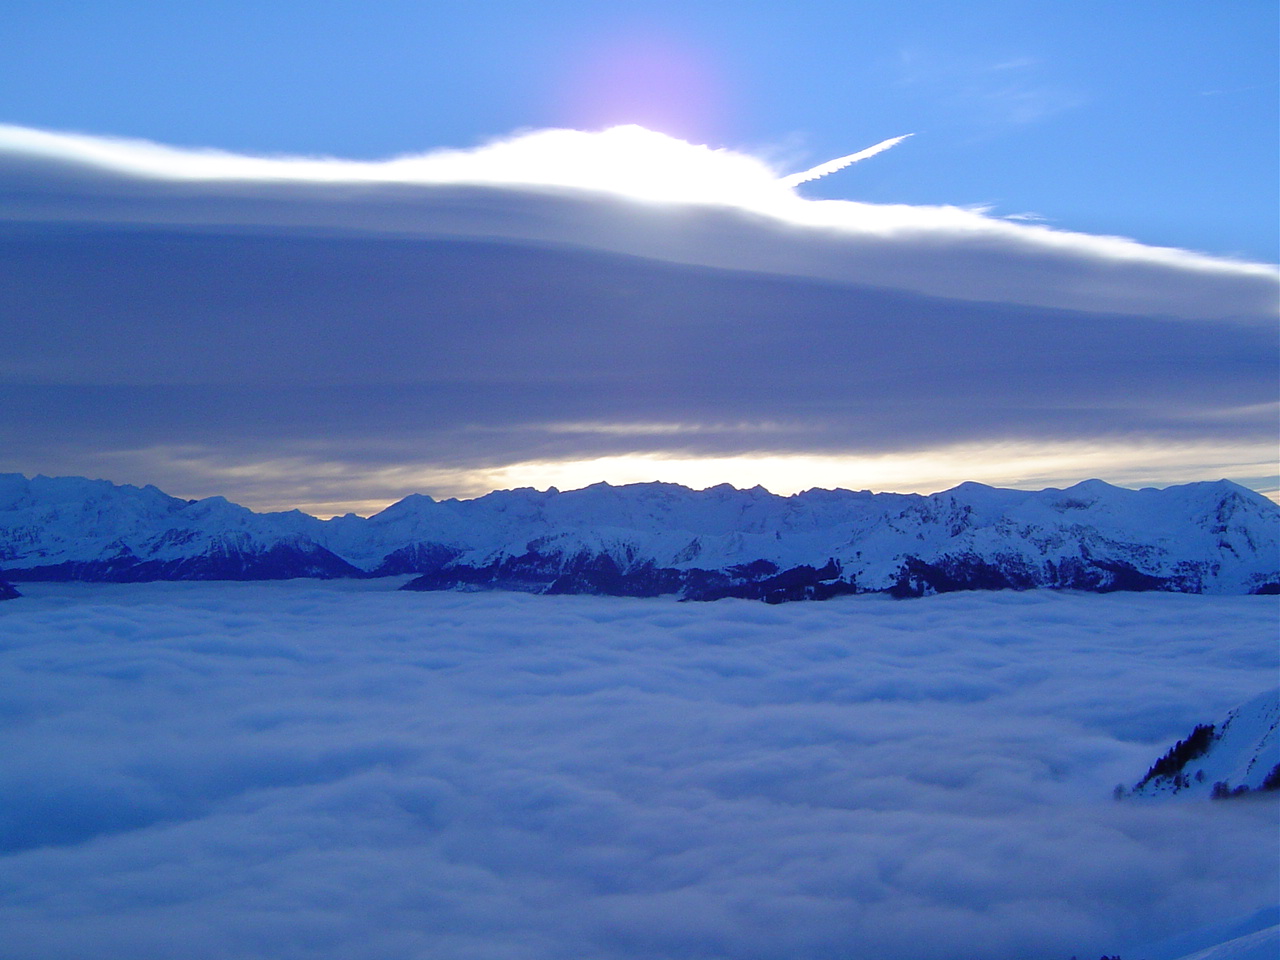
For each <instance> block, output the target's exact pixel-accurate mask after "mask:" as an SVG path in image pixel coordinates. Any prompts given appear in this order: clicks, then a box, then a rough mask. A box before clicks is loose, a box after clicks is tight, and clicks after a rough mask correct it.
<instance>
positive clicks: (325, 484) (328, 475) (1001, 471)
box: [114, 440, 1280, 517]
mask: <svg viewBox="0 0 1280 960" xmlns="http://www.w3.org/2000/svg"><path fill="white" fill-rule="evenodd" d="M114 459H115V460H116V461H117V463H120V464H123V463H125V462H128V461H133V462H134V463H137V464H139V467H137V468H135V469H144V470H145V471H146V474H147V475H148V476H150V477H156V476H161V477H163V476H174V475H179V476H183V475H184V476H185V477H187V478H188V479H187V480H186V481H185V482H183V483H181V484H179V485H178V486H175V490H177V489H179V488H181V489H182V490H183V492H182V493H181V494H180V495H183V496H197V495H199V496H211V495H214V494H221V495H224V496H227V497H228V499H231V500H234V501H236V502H239V503H242V504H244V505H245V506H249V507H252V508H253V509H255V510H292V509H300V510H303V511H304V512H306V513H311V514H314V515H316V516H322V517H331V516H337V515H341V514H344V513H357V514H360V515H365V516H367V515H370V514H372V513H376V512H378V511H379V510H382V509H384V508H385V507H387V506H390V505H391V504H392V503H394V502H396V501H398V500H400V499H402V498H403V497H405V496H408V495H409V494H411V493H422V494H427V495H430V496H432V497H435V498H436V499H448V498H458V499H472V498H475V497H480V496H484V495H485V494H487V493H491V492H493V491H495V490H503V489H513V488H516V487H533V488H536V489H539V490H546V489H548V488H550V487H555V488H557V489H559V490H576V489H581V488H583V487H587V486H590V485H592V484H594V483H600V482H607V483H610V484H614V485H617V486H621V485H624V484H629V483H648V482H654V481H658V482H665V483H678V484H681V485H683V486H686V487H690V488H692V489H695V490H701V489H706V488H708V487H713V486H717V485H719V484H723V483H728V484H730V485H732V486H735V487H739V488H743V489H745V488H749V487H753V486H756V485H759V486H762V487H764V488H765V489H767V490H769V491H770V492H772V493H775V494H778V495H780V496H789V495H792V494H796V493H801V492H803V491H805V490H809V489H813V488H825V489H836V488H843V489H851V490H871V491H873V492H877V493H880V492H888V493H919V494H930V493H937V492H939V491H942V490H947V489H950V488H951V487H954V486H956V485H957V484H959V483H962V482H965V481H975V482H978V483H985V484H988V485H990V486H996V487H1007V488H1012V489H1035V490H1040V489H1045V488H1048V487H1067V486H1071V485H1072V484H1074V483H1077V482H1079V481H1081V480H1087V479H1092V478H1098V479H1102V480H1105V481H1107V482H1108V483H1113V484H1115V485H1117V486H1124V487H1145V486H1156V487H1163V486H1170V485H1174V484H1180V483H1190V482H1194V481H1199V480H1219V479H1223V478H1227V479H1232V478H1243V480H1244V481H1247V480H1251V479H1252V481H1253V487H1254V489H1257V490H1258V492H1259V493H1261V494H1262V495H1263V496H1266V497H1269V498H1270V499H1273V500H1276V502H1277V503H1280V490H1278V489H1277V488H1278V487H1280V484H1277V482H1276V480H1275V473H1276V464H1275V460H1274V455H1273V451H1272V450H1271V447H1270V445H1269V444H1266V443H1184V444H1167V443H1159V442H1155V441H1149V440H1136V441H1133V442H1131V443H1121V442H1114V441H1113V442H1107V443H1100V442H1086V441H1073V442H1061V443H1041V442H1032V441H1009V442H1003V443H965V444H953V445H949V446H942V447H936V448H930V449H924V450H912V451H895V452H885V453H875V454H869V453H868V454H855V453H832V454H794V453H777V454H767V453H756V454H738V455H730V456H710V457H693V456H667V455H662V454H653V453H646V454H627V455H618V456H604V457H592V458H582V459H577V460H529V461H520V462H516V463H510V464H505V465H498V466H488V467H461V466H460V467H447V466H439V465H433V464H422V463H419V464H414V463H405V464H399V465H393V466H383V467H377V466H375V467H370V466H367V465H364V464H359V463H348V462H344V461H341V460H333V459H324V458H321V457H315V456H307V455H300V456H282V457H278V458H273V459H268V460H250V461H239V462H227V461H226V460H224V459H221V458H219V457H218V456H217V455H216V454H214V453H212V452H210V451H206V450H200V449H196V448H152V449H149V450H140V451H120V452H119V453H117V454H115V455H114ZM143 465H145V466H143ZM197 477H198V478H200V479H199V481H198V483H196V484H194V486H198V487H199V488H202V489H198V490H194V491H193V490H192V487H193V483H192V481H194V480H195V478H197ZM299 477H305V478H307V480H306V481H305V482H299V481H298V478H299ZM1257 478H1268V479H1265V480H1263V481H1261V482H1259V481H1258V479H1257ZM166 482H169V481H166ZM1237 482H1243V481H1242V480H1240V479H1238V480H1237ZM219 484H222V485H221V486H219ZM163 485H164V484H162V487H163ZM237 488H238V489H237ZM171 492H172V491H171Z"/></svg>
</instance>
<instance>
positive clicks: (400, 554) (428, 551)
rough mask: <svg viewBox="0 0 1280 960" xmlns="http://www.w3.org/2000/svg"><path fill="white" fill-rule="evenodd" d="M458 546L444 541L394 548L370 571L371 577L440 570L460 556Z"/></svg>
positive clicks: (427, 572)
mask: <svg viewBox="0 0 1280 960" xmlns="http://www.w3.org/2000/svg"><path fill="white" fill-rule="evenodd" d="M458 552H459V551H458V550H457V548H456V547H447V546H445V545H444V544H442V543H411V544H409V545H408V546H407V547H401V548H400V549H398V550H392V551H391V552H390V553H389V554H387V555H386V556H385V557H384V558H383V559H382V562H381V563H380V564H378V566H376V567H375V568H374V569H373V570H371V571H370V573H369V576H371V577H394V576H397V575H398V574H402V573H421V574H429V573H434V572H435V571H437V570H439V569H440V568H441V567H443V566H444V565H445V564H447V563H448V562H449V561H450V560H452V559H454V558H455V557H456V556H458Z"/></svg>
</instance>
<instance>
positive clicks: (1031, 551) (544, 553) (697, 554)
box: [0, 475, 1280, 601]
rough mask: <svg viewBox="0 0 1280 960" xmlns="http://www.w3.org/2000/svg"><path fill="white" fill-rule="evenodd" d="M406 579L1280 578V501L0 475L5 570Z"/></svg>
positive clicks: (18, 575)
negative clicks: (336, 503) (341, 492)
mask: <svg viewBox="0 0 1280 960" xmlns="http://www.w3.org/2000/svg"><path fill="white" fill-rule="evenodd" d="M406 573H416V574H420V576H419V577H418V579H417V580H415V581H413V582H412V583H411V584H409V586H410V588H413V589H425V590H431V589H455V588H470V589H479V588H498V589H517V590H526V591H533V592H547V593H599V594H613V595H629V596H656V595H661V594H674V595H678V596H682V597H686V598H690V599H716V598H718V597H726V596H738V597H749V598H758V599H766V600H775V601H776V600H793V599H806V598H815V599H822V598H825V597H830V596H835V595H838V594H846V593H866V592H875V591H885V592H889V593H892V594H894V595H896V596H920V595H925V594H931V593H941V592H947V591H952V590H970V589H1000V588H1014V589H1026V588H1033V587H1049V588H1059V589H1079V590H1093V591H1110V590H1168V591H1178V592H1186V593H1259V592H1274V591H1276V590H1280V507H1277V506H1276V505H1275V504H1274V503H1272V502H1271V501H1269V500H1266V499H1265V498H1263V497H1261V496H1260V495H1258V494H1257V493H1254V492H1252V491H1250V490H1247V489H1245V488H1244V487H1240V486H1238V485H1236V484H1233V483H1230V482H1228V481H1218V482H1215V483H1194V484H1187V485H1185V486H1179V487H1169V488H1167V489H1164V490H1156V489H1145V490H1126V489H1122V488H1119V487H1113V486H1111V485H1109V484H1106V483H1103V482H1102V481H1099V480H1090V481H1085V482H1084V483H1080V484H1076V485H1075V486H1073V487H1070V488H1068V489H1066V490H1057V489H1049V490H1044V491H1040V492H1027V491H1018V490H998V489H995V488H992V487H987V486H983V485H981V484H976V483H966V484H962V485H960V486H958V487H956V488H955V489H953V490H948V491H945V492H943V493H938V494H933V495H931V496H919V495H914V494H912V495H902V494H871V493H868V492H851V491H847V490H811V491H808V492H806V493H803V494H798V495H796V496H791V497H780V496H775V495H773V494H771V493H769V492H768V491H766V490H764V489H762V488H760V487H756V488H754V489H751V490H737V489H734V488H733V487H729V486H727V485H724V486H720V487H714V488H712V489H710V490H703V491H694V490H690V489H688V488H686V487H681V486H678V485H675V484H663V483H650V484H634V485H631V486H623V487H614V486H610V485H608V484H596V485H594V486H591V487H588V488H586V489H583V490H575V491H569V492H565V493H561V492H559V491H556V490H554V489H552V490H549V491H546V492H539V491H535V490H530V489H520V490H508V491H499V492H496V493H492V494H489V495H488V496H484V497H480V498H478V499H476V500H461V501H459V500H446V501H442V502H437V501H435V500H432V499H431V498H430V497H424V496H410V497H407V498H405V499H404V500H402V501H400V502H399V503H396V504H394V505H392V506H390V507H388V508H387V509H386V510H384V511H382V512H381V513H379V514H377V515H375V516H373V517H370V518H368V519H364V518H361V517H356V516H351V515H348V516H346V517H338V518H335V519H333V520H327V521H322V520H318V519H316V518H315V517H310V516H307V515H306V514H302V513H300V512H298V511H292V512H289V513H272V514H256V513H253V512H252V511H250V510H248V509H246V508H244V507H240V506H237V505H235V504H232V503H229V502H227V501H226V500H224V499H222V498H220V497H213V498H209V499H207V500H200V501H186V500H179V499H177V498H174V497H170V496H167V495H166V494H164V493H162V492H161V491H159V490H157V489H156V488H155V487H150V486H148V487H143V488H138V487H130V486H117V485H114V484H110V483H107V482H106V481H101V480H85V479H82V478H67V477H64V478H53V479H51V478H48V477H36V478H34V479H31V480H28V479H27V478H25V477H23V476H20V475H8V476H3V477H0V577H4V578H7V579H9V580H110V581H139V580H199V579H211V580H212V579H238V580H254V579H282V578H291V577H324V578H329V577H350V576H366V575H373V576H385V575H392V574H406Z"/></svg>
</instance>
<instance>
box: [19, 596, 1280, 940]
mask: <svg viewBox="0 0 1280 960" xmlns="http://www.w3.org/2000/svg"><path fill="white" fill-rule="evenodd" d="M391 586H392V585H389V584H387V583H386V582H335V583H316V582H305V581H295V582H284V583H266V584H153V585H146V586H138V585H132V586H128V587H111V586H102V585H87V584H61V585H53V584H32V585H30V588H29V589H28V590H27V591H26V592H27V593H28V594H29V596H27V597H25V598H23V599H20V600H16V601H12V602H10V603H6V604H4V605H3V608H2V609H0V638H3V643H2V645H0V682H3V683H4V685H5V689H6V691H7V693H6V698H5V714H6V722H5V725H4V728H3V732H2V733H0V749H2V750H3V752H4V756H5V758H6V759H5V763H4V765H3V767H2V768H0V795H3V797H4V798H5V799H4V803H3V805H2V806H0V849H2V850H3V854H2V855H0V925H2V926H3V928H4V930H5V932H6V944H5V953H6V956H7V957H9V958H13V960H33V958H37V957H39V958H44V957H49V956H93V957H95V958H104V960H114V958H121V960H123V958H130V960H132V958H137V957H148V958H153V960H162V958H174V960H177V958H182V960H193V958H194V960H199V958H215V957H216V958H218V960H226V958H248V957H262V956H272V957H292V958H329V957H332V958H343V960H363V958H374V957H388V956H395V957H408V956H419V957H431V958H433V960H461V958H469V960H478V958H486V960H487V958H511V960H515V958H519V960H579V958H583V957H591V958H597V960H639V958H644V960H653V958H710V957H715V958H719V960H739V958H741V960H746V958H752V960H784V958H785V960H805V958H812V960H817V958H824V960H825V958H832V957H843V956H857V957H860V958H866V960H877V958H883V960H899V958H900V960H906V958H912V960H919V958H928V960H949V958H955V960H960V958H972V957H984V958H989V960H1014V958H1021V960H1028V958H1045V960H1062V958H1065V957H1068V956H1071V955H1072V954H1076V955H1079V956H1089V955H1092V956H1098V955H1100V954H1102V953H1104V952H1105V953H1108V954H1113V953H1117V952H1118V953H1121V954H1122V955H1125V956H1127V955H1129V951H1128V950H1127V948H1128V947H1129V946H1131V945H1133V944H1135V943H1138V942H1141V941H1145V940H1151V939H1155V938H1157V937H1159V936H1163V935H1165V934H1170V933H1182V932H1184V931H1186V930H1188V929H1189V928H1195V927H1199V926H1201V925H1204V924H1209V923H1213V922H1220V921H1229V920H1231V919H1232V918H1235V917H1237V916H1239V915H1242V914H1248V913H1251V912H1253V911H1256V910H1258V909H1260V908H1263V907H1266V906H1267V905H1268V904H1274V902H1275V898H1276V894H1277V890H1276V877H1275V869H1274V866H1275V864H1274V851H1273V850H1272V849H1271V847H1270V844H1269V842H1267V843H1262V844H1259V843H1258V842H1257V839H1258V837H1259V836H1265V837H1270V836H1271V835H1272V832H1273V830H1274V813H1275V808H1274V804H1272V803H1270V802H1268V801H1266V800H1265V799H1261V800H1255V801H1253V802H1229V803H1216V804H1215V803H1211V802H1210V801H1203V802H1198V803H1178V802H1168V803H1140V802H1131V801H1126V802H1121V803H1116V802H1114V801H1113V800H1112V799H1111V791H1112V787H1113V786H1114V785H1115V784H1117V783H1133V782H1134V781H1135V780H1136V779H1137V777H1139V776H1141V774H1142V772H1143V770H1145V769H1146V767H1147V766H1148V765H1149V764H1150V763H1151V761H1152V760H1153V759H1154V758H1155V757H1156V756H1158V755H1159V754H1161V753H1163V752H1164V750H1165V749H1167V747H1168V746H1169V745H1170V744H1171V743H1172V742H1173V741H1174V740H1175V739H1177V738H1179V737H1182V736H1185V735H1186V733H1187V732H1188V731H1189V730H1190V729H1191V727H1192V726H1193V725H1194V723H1196V722H1202V721H1213V720H1214V719H1216V718H1218V717H1221V716H1222V715H1224V714H1225V712H1226V711H1227V710H1229V709H1230V708H1232V707H1234V706H1235V705H1237V704H1238V703H1241V702H1244V701H1246V700H1248V699H1249V698H1251V697H1252V696H1254V695H1256V694H1257V693H1258V692H1259V691H1260V690H1261V689H1263V688H1265V687H1266V686H1267V685H1268V684H1270V683H1272V682H1273V681H1274V677H1275V671H1276V667H1277V664H1276V651H1275V645H1274V637H1273V630H1274V622H1275V615H1276V612H1277V610H1276V603H1275V598H1272V597H1230V598H1213V597H1191V596H1181V595H1169V594H1160V595H1112V596H1104V597H1097V596H1088V597H1084V596H1072V595H1057V594H1052V595H1047V594H1039V593H1031V594H952V595H946V596H940V597H934V598H931V599H928V600H923V601H919V602H912V603H895V602H892V601H888V600H884V599H880V598H866V599H856V600H850V601H848V602H835V601H833V602H830V603H827V604H812V605H809V604H794V605H789V606H783V607H769V606H765V605H760V604H754V603H745V602H732V601H730V602H722V603H718V604H713V605H689V604H673V603H670V602H668V601H661V600H660V601H635V600H613V599H601V598H586V597H528V596H522V595H511V594H457V593H449V594H426V595H423V594H406V593H402V592H395V591H393V590H392V589H391ZM1143 955H1145V954H1143Z"/></svg>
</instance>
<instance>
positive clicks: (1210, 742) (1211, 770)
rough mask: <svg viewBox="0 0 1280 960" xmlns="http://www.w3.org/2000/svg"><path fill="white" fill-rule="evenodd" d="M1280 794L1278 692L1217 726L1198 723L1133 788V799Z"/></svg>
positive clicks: (1260, 698)
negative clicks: (1273, 792)
mask: <svg viewBox="0 0 1280 960" xmlns="http://www.w3.org/2000/svg"><path fill="white" fill-rule="evenodd" d="M1277 790H1280V691H1277V690H1269V691H1267V692H1266V693H1263V694H1261V695H1259V696H1258V697H1255V698H1254V699H1253V700H1250V701H1249V702H1248V703H1246V704H1244V705H1243V706H1240V707H1237V708H1236V709H1235V710H1232V711H1231V713H1229V714H1228V715H1227V717H1226V718H1225V719H1224V720H1222V721H1221V722H1220V723H1217V724H1209V723H1204V724H1198V725H1197V726H1196V727H1195V729H1194V730H1192V731H1191V733H1190V734H1189V735H1188V736H1187V738H1186V739H1185V740H1179V741H1178V742H1177V743H1176V744H1174V746H1173V747H1171V748H1170V749H1169V751H1168V752H1167V753H1165V754H1164V755H1163V756H1162V757H1160V758H1159V759H1158V760H1157V761H1156V762H1155V763H1154V764H1152V766H1151V769H1150V770H1148V771H1147V775H1146V776H1145V777H1143V778H1142V780H1140V781H1139V782H1138V783H1137V784H1136V785H1135V786H1134V788H1133V792H1132V795H1133V796H1135V797H1165V796H1184V797H1206V796H1207V797H1212V798H1214V799H1228V798H1231V797H1238V796H1244V795H1246V794H1254V793H1268V792H1272V791H1277Z"/></svg>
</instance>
